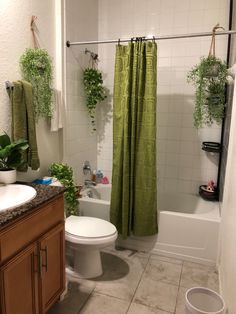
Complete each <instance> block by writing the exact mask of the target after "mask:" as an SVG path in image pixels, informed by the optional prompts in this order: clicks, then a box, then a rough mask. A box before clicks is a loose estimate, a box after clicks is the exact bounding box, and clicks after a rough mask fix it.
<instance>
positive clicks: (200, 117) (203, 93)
mask: <svg viewBox="0 0 236 314" xmlns="http://www.w3.org/2000/svg"><path fill="white" fill-rule="evenodd" d="M217 29H224V28H223V27H221V26H220V25H219V23H218V24H217V25H216V26H215V27H213V30H212V39H211V46H210V50H209V55H208V57H202V58H201V61H200V63H199V64H198V65H195V66H194V67H193V69H192V70H191V71H190V72H189V73H188V77H187V80H188V82H192V83H193V84H194V85H195V86H196V93H195V95H196V100H195V111H194V114H193V118H194V126H195V127H196V128H201V127H202V126H203V125H208V126H210V125H212V124H213V122H216V123H218V124H219V123H221V121H222V119H223V117H224V108H225V84H226V82H227V65H226V63H225V62H224V61H222V60H221V59H219V58H216V56H215V35H216V31H217Z"/></svg>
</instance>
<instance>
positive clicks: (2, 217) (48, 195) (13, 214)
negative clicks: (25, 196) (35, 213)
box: [0, 182, 65, 227]
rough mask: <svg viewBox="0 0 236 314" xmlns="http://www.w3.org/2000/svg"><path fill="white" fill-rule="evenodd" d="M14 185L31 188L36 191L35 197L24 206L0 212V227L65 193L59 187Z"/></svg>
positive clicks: (62, 188)
mask: <svg viewBox="0 0 236 314" xmlns="http://www.w3.org/2000/svg"><path fill="white" fill-rule="evenodd" d="M16 183H17V184H24V185H29V186H32V187H33V188H34V189H35V190H36V191H37V195H36V196H35V198H34V199H33V200H31V201H29V202H28V203H26V204H23V205H21V206H18V207H15V208H13V209H8V210H4V211H2V212H0V227H1V226H3V225H5V224H7V223H8V222H10V221H12V220H14V219H16V218H18V217H19V216H21V215H22V214H24V213H26V212H28V211H31V210H33V209H34V208H36V207H38V206H41V205H42V204H44V203H46V202H48V201H49V200H51V199H53V198H54V197H56V196H58V195H60V194H62V193H64V192H65V188H64V187H60V186H50V185H43V184H34V183H25V182H16Z"/></svg>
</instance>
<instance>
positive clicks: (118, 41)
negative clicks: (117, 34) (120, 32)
mask: <svg viewBox="0 0 236 314" xmlns="http://www.w3.org/2000/svg"><path fill="white" fill-rule="evenodd" d="M118 45H119V46H120V38H119V39H118Z"/></svg>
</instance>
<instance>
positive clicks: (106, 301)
mask: <svg viewBox="0 0 236 314" xmlns="http://www.w3.org/2000/svg"><path fill="white" fill-rule="evenodd" d="M128 307H129V302H127V301H124V300H120V299H117V298H113V297H109V296H106V295H101V294H97V293H93V294H92V295H91V297H90V298H89V300H88V301H87V303H86V304H85V306H84V307H83V308H82V310H81V311H80V312H79V313H81V314H112V313H115V314H125V313H127V309H128Z"/></svg>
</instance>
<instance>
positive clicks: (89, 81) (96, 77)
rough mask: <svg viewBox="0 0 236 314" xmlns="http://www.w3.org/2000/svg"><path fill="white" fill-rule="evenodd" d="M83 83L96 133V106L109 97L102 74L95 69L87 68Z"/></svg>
mask: <svg viewBox="0 0 236 314" xmlns="http://www.w3.org/2000/svg"><path fill="white" fill-rule="evenodd" d="M83 83H84V89H85V94H86V105H87V108H88V112H89V115H90V119H91V124H92V128H93V131H96V122H95V115H96V106H97V104H98V103H99V102H101V101H103V100H104V99H105V98H106V97H107V96H106V91H105V88H104V86H103V79H102V73H101V72H100V71H99V70H97V69H95V68H90V67H89V68H86V69H85V70H84V72H83Z"/></svg>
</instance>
